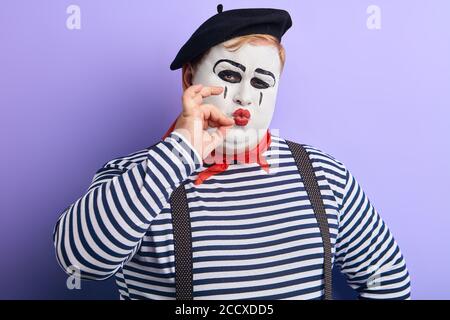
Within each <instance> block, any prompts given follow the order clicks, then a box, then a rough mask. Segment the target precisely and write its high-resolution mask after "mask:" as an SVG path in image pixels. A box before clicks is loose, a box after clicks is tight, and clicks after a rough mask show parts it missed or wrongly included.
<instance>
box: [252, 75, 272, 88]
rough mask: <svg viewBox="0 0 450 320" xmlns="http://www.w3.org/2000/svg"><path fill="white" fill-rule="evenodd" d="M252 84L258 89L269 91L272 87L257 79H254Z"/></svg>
mask: <svg viewBox="0 0 450 320" xmlns="http://www.w3.org/2000/svg"><path fill="white" fill-rule="evenodd" d="M250 84H251V85H252V86H253V87H255V88H256V89H267V88H268V87H270V85H269V84H268V83H267V82H265V81H263V80H261V79H259V78H257V77H253V78H252V79H251V80H250Z"/></svg>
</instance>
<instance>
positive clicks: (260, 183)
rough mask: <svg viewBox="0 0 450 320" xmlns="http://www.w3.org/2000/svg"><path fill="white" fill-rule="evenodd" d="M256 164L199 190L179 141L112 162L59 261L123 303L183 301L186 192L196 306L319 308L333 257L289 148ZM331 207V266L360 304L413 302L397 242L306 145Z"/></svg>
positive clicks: (196, 167) (280, 147)
mask: <svg viewBox="0 0 450 320" xmlns="http://www.w3.org/2000/svg"><path fill="white" fill-rule="evenodd" d="M271 138H272V143H271V144H270V146H269V148H268V150H267V151H265V152H264V155H265V156H266V159H267V161H268V163H269V164H270V172H269V173H267V172H266V171H264V170H262V169H261V168H260V167H259V165H258V164H256V163H253V164H242V163H238V162H235V163H232V164H230V166H229V167H228V169H227V170H226V171H224V172H221V173H220V174H217V175H214V176H212V177H210V178H208V179H207V180H205V181H204V182H203V183H202V184H200V185H195V184H194V181H195V179H196V177H197V174H198V172H200V171H201V170H203V169H205V168H206V167H207V166H208V165H207V164H204V163H203V162H202V160H201V158H200V157H199V154H198V153H197V151H195V150H194V149H193V147H192V145H191V144H190V143H189V141H187V140H186V139H185V138H184V137H183V136H182V135H181V134H179V133H177V132H172V133H171V134H170V135H169V136H168V137H167V138H165V139H164V140H163V141H160V142H158V143H156V144H155V145H153V146H151V147H148V148H145V149H143V150H140V151H138V152H134V153H131V154H129V155H127V156H123V157H119V158H116V159H113V160H111V161H108V162H106V163H105V164H104V165H103V166H102V167H101V168H100V169H99V170H98V171H97V172H96V174H95V176H94V177H93V180H92V183H91V185H90V186H89V188H88V189H87V191H86V193H85V194H84V195H83V196H82V197H80V198H79V199H78V200H77V201H75V202H74V203H72V204H71V205H70V206H69V207H67V208H66V209H65V210H64V212H62V214H61V216H60V217H59V219H58V221H57V223H56V225H55V228H54V232H53V241H54V245H55V249H56V257H57V261H58V262H59V264H60V266H61V267H62V268H63V269H64V270H65V272H66V273H68V274H72V273H73V271H78V274H79V275H80V276H81V278H82V279H91V280H102V279H107V278H109V277H111V276H114V277H115V280H116V283H117V286H118V290H119V293H120V299H175V257H174V242H173V233H172V230H173V229H172V217H171V209H170V203H169V199H170V196H171V193H172V192H173V191H174V190H175V189H176V188H177V187H178V186H179V185H180V184H181V183H183V182H184V183H186V184H185V188H186V194H187V198H188V206H189V214H190V219H191V227H192V254H193V297H194V299H195V300H201V299H210V300H212V299H214V300H216V299H225V300H233V299H273V300H279V299H321V298H323V294H324V292H323V246H322V239H321V235H320V231H319V227H318V223H317V221H316V219H315V216H314V212H313V209H312V206H311V204H310V202H309V200H308V196H307V194H306V191H305V188H304V185H303V179H302V177H301V176H300V174H299V172H298V169H297V166H296V163H295V160H294V158H293V156H292V154H291V152H290V150H289V147H288V145H287V144H286V141H285V140H284V139H282V138H281V137H279V136H275V135H273V134H271ZM305 147H306V150H307V152H308V155H309V157H310V159H311V160H312V165H313V168H314V172H315V175H316V178H317V181H318V184H319V188H320V192H321V195H322V198H323V201H324V205H325V210H326V214H327V218H328V224H329V228H330V236H331V242H332V255H333V264H334V265H337V266H338V267H339V268H340V270H341V271H342V273H343V274H345V276H346V278H347V281H348V284H349V285H350V286H351V287H352V288H354V289H355V290H357V292H358V294H359V297H360V298H361V299H410V278H409V273H408V270H407V268H406V264H405V260H404V258H403V256H402V253H401V251H400V249H399V247H398V245H397V243H396V241H395V240H394V238H393V236H392V234H391V233H390V231H389V229H388V228H387V226H386V224H385V223H384V221H383V220H382V219H381V217H380V216H379V214H378V212H377V211H376V209H375V208H374V207H373V206H372V204H371V203H370V201H369V199H368V197H367V196H366V195H365V193H364V192H363V190H362V189H361V187H360V185H359V184H358V182H357V181H356V180H355V178H354V177H353V176H352V174H351V173H350V172H349V171H348V170H347V168H346V167H345V165H344V164H343V163H342V162H340V161H338V160H337V159H335V158H334V157H333V156H331V155H330V154H328V153H325V152H323V151H321V150H320V149H318V148H316V147H313V146H311V145H305Z"/></svg>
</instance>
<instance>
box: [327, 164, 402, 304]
mask: <svg viewBox="0 0 450 320" xmlns="http://www.w3.org/2000/svg"><path fill="white" fill-rule="evenodd" d="M335 262H336V264H337V265H338V266H340V268H341V271H342V272H343V273H344V274H345V275H346V277H347V281H348V283H349V285H350V286H351V287H352V288H353V289H355V290H357V291H358V293H359V298H360V299H410V278H409V273H408V269H407V268H406V263H405V260H404V258H403V255H402V253H401V251H400V248H399V247H398V245H397V243H396V241H395V240H394V237H393V236H392V234H391V233H390V231H389V229H388V227H387V226H386V224H385V223H384V221H383V220H382V219H381V217H380V216H379V214H378V213H377V211H376V209H375V208H374V207H373V206H372V204H371V203H370V201H369V199H368V197H367V196H366V195H365V193H364V191H363V190H362V188H361V186H360V185H359V184H358V182H357V181H356V179H355V178H354V177H353V176H352V174H351V173H350V172H349V171H348V170H347V169H346V184H345V189H344V194H343V199H342V205H341V206H340V223H339V234H338V238H337V243H336V260H335Z"/></svg>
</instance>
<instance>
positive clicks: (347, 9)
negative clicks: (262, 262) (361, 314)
mask: <svg viewBox="0 0 450 320" xmlns="http://www.w3.org/2000/svg"><path fill="white" fill-rule="evenodd" d="M72 3H73V4H77V5H79V6H80V7H81V30H68V29H67V28H66V24H65V22H66V18H67V14H66V8H67V6H68V5H70V4H72ZM222 3H223V4H224V8H225V10H227V9H231V8H242V7H255V6H260V7H264V6H267V7H278V8H284V9H287V10H288V11H289V12H290V13H291V15H292V19H293V22H294V24H293V27H292V28H291V29H290V30H289V31H288V32H287V34H286V35H285V37H284V39H283V40H284V45H285V47H286V50H287V62H286V67H285V72H284V73H283V75H282V79H281V83H280V89H279V96H278V102H277V110H276V112H275V116H274V119H273V122H272V125H271V128H273V129H279V134H280V135H281V136H282V137H284V138H289V139H292V140H295V141H297V142H302V143H308V144H312V145H315V146H316V147H318V148H320V149H322V150H324V151H326V152H328V153H330V154H332V155H334V156H335V157H336V158H337V159H339V160H341V161H343V162H344V163H345V164H346V165H347V167H348V168H349V169H350V170H351V171H352V173H353V174H354V175H355V177H356V178H357V179H358V180H359V182H360V183H361V185H362V186H363V188H364V190H365V192H366V194H367V195H368V196H369V198H370V199H371V201H372V202H373V204H374V205H375V207H376V208H377V210H378V211H379V213H380V214H381V216H382V217H383V218H384V220H385V221H386V222H387V224H388V226H389V228H390V229H391V231H392V232H393V234H394V236H395V238H396V240H397V242H398V243H399V245H400V247H401V250H402V252H403V254H404V256H405V258H406V261H407V265H408V268H409V271H410V274H411V280H412V290H413V294H412V297H413V298H414V299H433V298H434V299H450V289H449V288H450V276H449V274H450V273H449V271H450V270H449V269H450V249H449V247H450V246H449V245H450V230H449V225H450V212H449V211H450V210H449V208H448V204H447V202H448V199H449V197H450V193H449V191H450V190H449V188H448V181H449V180H450V168H449V167H450V143H449V136H450V111H449V107H450V58H449V57H450V19H448V13H449V12H450V1H448V0H441V1H438V0H434V1H413V0H403V1H399V0H398V1H388V0H382V1H381V0H378V1H376V0H372V1H364V0H351V1H350V0H345V1H344V0H343V1H332V0H329V1H323V0H322V1H318V0H314V1H313V0H310V1H294V0H292V1H258V2H257V3H256V2H255V1H241V0H240V1H222ZM371 4H375V5H378V6H380V7H381V10H382V11H381V13H382V16H381V27H382V28H381V30H369V29H367V27H366V19H367V17H368V14H367V13H366V8H367V7H368V6H369V5H371ZM215 6H216V2H213V1H190V2H187V1H169V0H168V1H159V2H157V1H149V0H148V1H143V0H142V1H136V0H134V1H125V0H123V1H119V0H114V1H113V0H107V1H106V0H103V1H99V0H97V1H88V0H76V1H75V0H74V1H63V0H59V1H56V0H53V1H50V0H46V1H45V0H40V1H18V0H6V1H5V0H3V1H2V2H1V5H0V107H1V116H0V141H1V149H0V150H1V157H0V167H1V179H0V197H1V201H0V257H1V263H0V288H1V291H0V298H26V299H29V298H39V299H46V298H56V299H72V298H89V299H94V298H113V299H116V298H117V297H118V295H117V291H116V289H115V285H114V283H113V281H111V280H110V281H106V282H83V283H82V290H72V291H70V290H68V289H66V286H65V280H66V277H65V274H64V273H63V272H62V270H61V269H60V267H59V266H58V265H57V262H56V259H55V256H54V249H53V244H52V239H51V235H52V230H53V226H54V224H55V222H56V219H57V217H58V216H59V214H60V212H61V211H62V210H63V209H64V208H66V207H67V206H68V205H69V204H70V203H72V202H73V201H75V200H76V199H77V198H78V197H80V196H81V195H82V194H83V193H84V192H85V191H86V189H87V187H88V185H89V183H90V181H91V179H92V177H93V174H94V173H95V171H96V170H97V169H99V168H100V166H101V165H102V164H103V163H104V162H106V161H107V160H110V159H112V158H113V157H116V156H120V155H125V154H127V153H130V152H133V151H137V150H139V149H141V148H144V147H147V146H150V145H152V144H153V143H155V142H156V141H157V140H158V139H159V138H160V137H161V136H162V134H163V133H164V132H165V131H166V130H167V128H168V126H169V125H170V124H171V122H172V121H173V119H174V117H175V116H176V115H177V114H178V113H179V110H180V94H181V83H180V71H176V72H173V71H170V70H169V64H170V62H171V61H172V59H173V58H174V56H175V54H176V53H177V51H178V49H179V48H180V46H181V45H182V44H183V43H184V42H185V41H186V40H187V38H188V37H189V36H190V35H191V33H192V32H193V31H194V29H195V28H197V26H198V25H199V24H200V23H201V22H203V21H204V20H205V19H206V18H208V17H209V16H211V15H212V14H214V13H215V10H216V9H215ZM337 287H338V288H337V291H338V295H339V296H340V297H343V298H350V297H351V294H349V292H348V291H347V289H346V288H345V286H344V285H343V283H342V279H340V278H337Z"/></svg>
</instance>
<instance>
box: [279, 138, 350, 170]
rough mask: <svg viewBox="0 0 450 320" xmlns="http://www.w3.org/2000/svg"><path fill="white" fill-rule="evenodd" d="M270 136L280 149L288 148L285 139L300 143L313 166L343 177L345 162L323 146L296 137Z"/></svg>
mask: <svg viewBox="0 0 450 320" xmlns="http://www.w3.org/2000/svg"><path fill="white" fill-rule="evenodd" d="M271 138H272V141H273V142H274V143H275V144H276V145H277V147H278V148H280V150H283V149H284V150H289V146H288V144H287V142H286V141H291V142H294V143H297V144H300V145H301V146H303V148H304V149H305V150H306V152H307V153H308V156H309V159H310V160H311V163H312V165H313V167H314V168H319V169H323V171H324V172H325V173H329V174H332V175H335V176H338V177H340V178H345V175H346V170H347V169H346V166H345V164H344V163H343V162H341V161H340V160H338V159H337V158H336V157H335V156H334V155H332V154H331V153H329V152H326V151H325V150H324V149H323V148H321V147H318V146H317V145H314V144H309V143H306V142H304V141H299V140H297V139H289V138H283V137H280V136H274V135H272V137H271Z"/></svg>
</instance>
